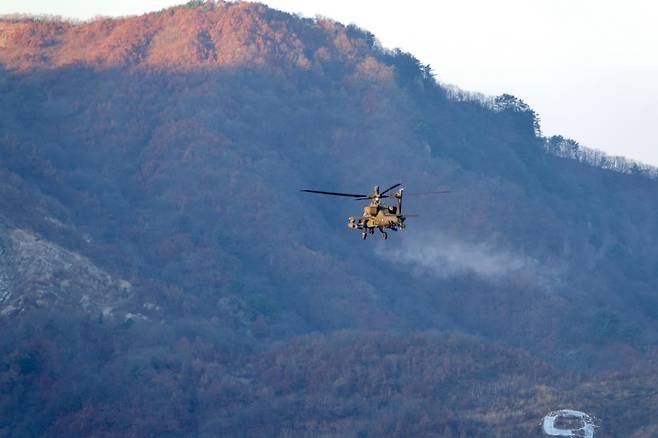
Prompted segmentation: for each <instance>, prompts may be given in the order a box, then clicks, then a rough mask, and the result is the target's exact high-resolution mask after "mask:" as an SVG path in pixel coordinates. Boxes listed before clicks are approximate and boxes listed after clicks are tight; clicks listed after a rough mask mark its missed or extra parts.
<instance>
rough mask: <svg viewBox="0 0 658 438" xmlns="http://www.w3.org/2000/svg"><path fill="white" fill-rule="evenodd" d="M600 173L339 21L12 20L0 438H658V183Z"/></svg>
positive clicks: (2, 119) (621, 172)
mask: <svg viewBox="0 0 658 438" xmlns="http://www.w3.org/2000/svg"><path fill="white" fill-rule="evenodd" d="M438 77H439V78H440V72H438ZM464 96H466V97H464ZM588 156H591V153H590V152H588V151H587V150H584V149H582V148H580V147H579V146H578V145H577V143H575V142H573V141H570V140H565V139H563V138H561V137H553V138H545V137H543V136H542V135H541V127H540V125H539V119H538V116H537V115H536V114H535V113H534V111H532V109H531V108H529V107H528V106H527V105H526V104H525V103H524V102H523V101H522V100H520V99H518V98H516V97H513V96H509V95H502V96H498V97H496V98H492V99H488V100H487V99H473V98H469V97H468V96H467V95H458V96H456V95H455V93H454V90H451V89H450V88H448V87H445V86H442V85H440V84H439V83H438V82H437V81H436V79H435V77H434V72H432V71H431V69H430V68H429V66H424V65H422V63H420V62H419V61H418V60H417V59H416V58H414V57H413V56H412V55H410V54H407V53H403V52H401V51H399V50H388V49H384V48H382V47H381V46H380V45H379V43H378V42H377V40H376V39H375V37H374V36H373V35H372V34H370V33H368V32H367V31H364V30H362V29H359V28H357V27H355V26H344V25H342V24H340V23H336V22H334V21H331V20H329V19H306V18H300V17H297V16H294V15H290V14H286V13H283V12H279V11H275V10H272V9H269V8H267V7H266V6H263V5H260V4H253V3H212V2H205V3H204V2H191V3H188V4H187V5H183V6H179V7H175V8H169V9H165V10H162V11H159V12H155V13H150V14H145V15H142V16H139V17H127V18H120V19H97V20H94V21H90V22H83V23H71V22H66V21H61V20H57V19H47V18H24V17H5V18H3V19H2V20H0V261H1V262H2V266H0V314H1V315H2V316H0V326H2V330H3V333H6V334H7V336H5V337H4V338H3V339H2V342H1V344H0V349H1V351H2V354H1V355H0V382H1V383H0V388H2V390H1V391H0V435H2V434H5V435H7V436H32V435H34V436H43V435H56V436H60V435H98V436H115V435H119V436H126V435H128V436H142V435H158V436H161V435H172V436H180V435H187V436H189V435H193V436H194V435H197V436H217V435H244V434H247V435H251V436H263V435H343V436H344V435H346V436H350V435H358V436H379V435H382V434H388V435H399V436H409V435H423V434H429V435H432V434H434V435H441V436H451V434H452V436H510V434H515V433H516V434H521V435H525V436H529V435H532V434H535V435H536V434H539V433H541V430H540V423H541V419H542V417H543V416H544V415H546V414H548V412H550V411H552V410H556V409H560V408H563V407H571V408H573V409H580V410H583V411H584V412H587V413H589V414H590V415H593V416H595V417H597V418H599V420H598V421H600V422H601V424H600V425H601V427H600V428H599V429H597V431H596V436H597V437H599V436H620V434H627V435H628V436H637V437H643V436H652V433H654V432H655V430H656V428H657V427H658V424H656V422H655V419H654V418H655V417H656V416H655V415H652V414H654V413H655V412H656V407H655V406H656V404H655V401H654V400H655V394H653V393H651V392H646V391H645V390H644V389H643V388H644V387H645V386H650V385H651V383H652V382H655V379H656V373H655V371H654V370H655V364H656V353H657V351H658V350H657V349H656V328H657V327H658V297H657V296H656V294H655V291H656V286H658V276H657V275H656V272H657V271H658V257H657V256H658V249H657V248H658V245H656V243H658V242H657V240H658V234H657V233H656V229H658V228H657V225H658V215H657V212H658V209H657V207H658V200H657V198H656V197H655V193H656V189H657V188H658V181H657V180H656V179H655V172H653V170H652V169H651V168H648V167H643V166H638V165H636V164H634V163H630V162H626V161H623V160H621V161H619V160H617V161H614V160H612V161H611V159H607V158H605V157H603V158H601V157H600V156H596V157H598V158H597V159H587V158H586V157H588ZM583 157H585V158H583ZM574 158H575V159H574ZM610 163H613V164H614V165H611V164H610ZM399 181H402V182H403V183H404V185H405V187H406V188H407V189H408V191H410V192H424V191H430V190H436V189H437V188H442V187H449V188H450V189H451V193H450V194H446V195H442V196H441V197H415V198H414V197H409V198H408V200H406V201H405V209H407V210H408V211H409V212H412V213H418V214H419V216H418V217H417V218H416V217H413V218H410V219H409V225H408V227H407V229H406V230H405V231H404V232H403V233H399V234H396V235H393V236H391V237H390V238H389V239H388V240H387V241H386V242H384V241H374V242H373V241H371V240H367V241H365V242H362V241H361V239H360V237H359V236H358V235H356V234H355V233H352V232H350V230H348V229H347V228H346V227H345V225H346V219H347V217H348V216H350V215H354V214H358V213H359V211H360V209H361V207H362V205H361V204H358V203H355V202H353V201H351V200H347V201H345V200H341V199H338V198H337V199H332V198H323V197H319V196H314V195H309V194H305V193H301V192H299V189H301V188H317V189H325V190H333V191H347V192H363V191H369V189H370V188H371V187H372V186H373V185H375V184H379V185H381V186H382V187H384V186H389V185H392V184H395V183H397V182H399ZM412 221H413V222H412ZM630 400H643V401H645V403H643V405H642V406H638V405H636V404H633V403H631V402H630ZM460 434H461V435H460Z"/></svg>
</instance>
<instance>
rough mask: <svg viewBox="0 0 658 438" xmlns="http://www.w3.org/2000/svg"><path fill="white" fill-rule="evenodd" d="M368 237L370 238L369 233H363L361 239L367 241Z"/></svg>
mask: <svg viewBox="0 0 658 438" xmlns="http://www.w3.org/2000/svg"><path fill="white" fill-rule="evenodd" d="M366 237H368V232H367V231H363V232H362V233H361V238H362V239H363V240H366Z"/></svg>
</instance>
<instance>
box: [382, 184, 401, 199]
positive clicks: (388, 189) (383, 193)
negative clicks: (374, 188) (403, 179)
mask: <svg viewBox="0 0 658 438" xmlns="http://www.w3.org/2000/svg"><path fill="white" fill-rule="evenodd" d="M400 185H402V183H397V184H396V185H394V186H391V187H389V188H387V189H386V190H384V191H383V192H381V193H380V195H385V194H386V193H388V192H389V191H391V190H393V189H394V188H396V187H399V186H400ZM380 197H381V196H380Z"/></svg>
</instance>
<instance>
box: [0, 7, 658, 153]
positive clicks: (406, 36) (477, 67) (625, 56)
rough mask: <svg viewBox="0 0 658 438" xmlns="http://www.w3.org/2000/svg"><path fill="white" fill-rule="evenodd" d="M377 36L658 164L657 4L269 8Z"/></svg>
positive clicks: (81, 12) (606, 146)
mask: <svg viewBox="0 0 658 438" xmlns="http://www.w3.org/2000/svg"><path fill="white" fill-rule="evenodd" d="M178 3H181V2H180V1H171V0H150V1H141V2H139V4H136V2H133V1H129V0H113V1H81V0H59V1H56V2H53V1H51V0H5V1H3V2H2V3H1V4H0V14H7V13H17V12H18V13H31V14H38V13H43V14H54V15H62V16H65V17H74V18H79V19H88V18H92V17H94V16H98V15H105V16H117V15H132V14H140V13H143V12H148V11H153V10H157V9H161V8H164V7H167V6H171V5H174V4H178ZM264 3H266V4H268V5H269V6H272V7H275V8H278V9H282V10H285V11H288V12H296V13H301V14H302V15H304V16H308V17H313V16H315V15H318V14H319V15H324V16H327V17H330V18H333V19H336V20H338V21H341V22H343V23H346V24H347V23H354V24H356V25H358V26H360V27H362V28H365V29H367V30H369V31H371V32H372V33H374V34H375V35H376V36H377V38H379V40H380V41H381V43H382V45H384V46H385V47H389V48H394V47H400V48H401V49H403V50H405V51H409V52H411V53H412V54H413V55H414V56H416V57H417V58H419V59H420V61H421V62H423V63H425V64H430V65H431V66H432V68H433V69H434V71H435V73H436V75H437V78H438V79H439V80H440V81H442V82H445V83H450V84H454V85H457V86H459V87H460V88H463V89H466V90H472V91H479V92H483V93H485V94H501V93H504V92H507V93H511V94H514V95H515V96H517V97H520V98H521V99H523V100H525V101H526V102H527V103H528V104H530V105H531V106H532V107H533V109H534V110H535V111H536V112H538V113H539V114H540V116H541V120H542V128H543V132H544V134H545V135H552V134H562V135H565V136H567V137H571V138H573V139H575V140H577V141H578V142H580V143H581V144H583V145H584V146H588V147H592V148H597V149H602V150H604V151H606V152H607V153H609V154H613V155H624V156H626V157H629V158H633V159H637V160H641V161H644V162H646V163H649V164H653V165H658V141H657V140H656V135H655V129H654V126H653V125H654V124H655V121H656V120H658V104H657V102H658V83H657V81H656V80H655V78H656V77H658V58H657V57H656V56H655V53H658V33H657V32H655V31H654V29H653V25H654V23H656V22H657V21H658V6H656V5H655V4H654V3H653V2H650V1H639V0H634V1H627V2H624V3H623V4H622V3H619V2H612V1H589V0H588V1H580V2H572V1H567V0H551V1H537V2H527V1H523V0H499V1H496V2H490V1H486V0H471V1H461V2H460V1H442V2H424V1H421V0H409V1H406V2H404V3H401V2H381V1H374V0H361V1H359V2H353V1H347V0H332V1H319V0H304V1H302V0H267V1H264Z"/></svg>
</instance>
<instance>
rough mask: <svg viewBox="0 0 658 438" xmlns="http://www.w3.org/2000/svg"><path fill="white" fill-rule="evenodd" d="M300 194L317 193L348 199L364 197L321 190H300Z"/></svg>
mask: <svg viewBox="0 0 658 438" xmlns="http://www.w3.org/2000/svg"><path fill="white" fill-rule="evenodd" d="M300 192H308V193H318V194H320V195H331V196H346V197H348V198H363V197H365V196H366V195H354V194H352V193H338V192H324V191H322V190H308V189H302V190H300Z"/></svg>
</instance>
